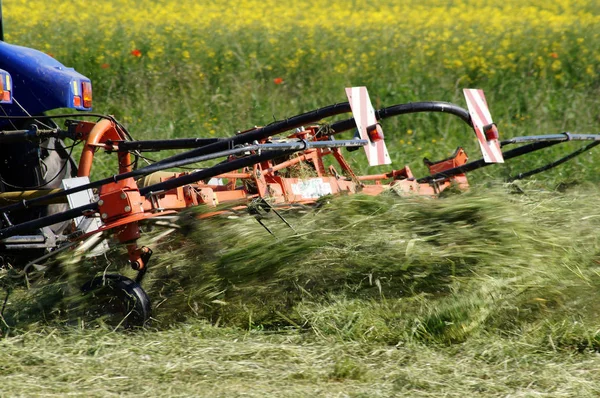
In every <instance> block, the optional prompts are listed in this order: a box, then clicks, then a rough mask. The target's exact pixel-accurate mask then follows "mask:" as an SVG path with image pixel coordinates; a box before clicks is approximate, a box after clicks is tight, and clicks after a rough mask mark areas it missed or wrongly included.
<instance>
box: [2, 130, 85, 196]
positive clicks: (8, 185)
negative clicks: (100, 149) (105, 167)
mask: <svg viewBox="0 0 600 398" xmlns="http://www.w3.org/2000/svg"><path fill="white" fill-rule="evenodd" d="M81 143H82V141H75V142H74V143H73V144H72V145H71V146H70V147H69V154H68V158H67V159H65V162H64V163H63V165H62V166H61V168H60V170H58V172H57V173H56V175H55V176H54V177H52V178H51V179H50V180H48V181H46V182H45V183H43V184H40V185H35V186H31V187H24V186H19V185H13V184H11V183H9V182H6V181H5V180H4V178H2V176H0V182H2V184H4V185H6V186H7V187H10V188H14V189H19V190H22V191H27V190H32V189H40V188H43V187H45V186H47V185H48V184H50V183H51V182H52V181H54V180H56V179H57V178H58V177H59V176H60V175H61V174H62V172H63V171H65V169H66V168H67V164H69V158H70V157H71V155H72V154H73V149H74V148H75V147H76V146H77V145H79V144H81ZM52 150H54V151H56V150H57V149H52ZM46 171H47V170H46Z"/></svg>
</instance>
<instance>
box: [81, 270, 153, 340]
mask: <svg viewBox="0 0 600 398" xmlns="http://www.w3.org/2000/svg"><path fill="white" fill-rule="evenodd" d="M81 290H82V292H83V294H84V296H85V299H86V300H85V302H84V305H85V306H86V308H85V309H84V311H85V318H87V319H89V321H92V322H97V323H99V324H104V325H107V326H110V327H112V328H124V329H133V328H140V327H144V326H147V325H148V322H149V320H150V317H151V314H152V311H151V309H152V307H151V305H150V298H149V297H148V294H147V293H146V292H145V291H144V289H142V287H141V286H140V284H139V283H137V282H135V281H133V280H132V279H129V278H127V277H126V276H123V275H118V274H107V275H99V276H97V277H95V278H94V279H92V280H90V281H89V282H87V283H86V284H85V285H83V287H82V288H81Z"/></svg>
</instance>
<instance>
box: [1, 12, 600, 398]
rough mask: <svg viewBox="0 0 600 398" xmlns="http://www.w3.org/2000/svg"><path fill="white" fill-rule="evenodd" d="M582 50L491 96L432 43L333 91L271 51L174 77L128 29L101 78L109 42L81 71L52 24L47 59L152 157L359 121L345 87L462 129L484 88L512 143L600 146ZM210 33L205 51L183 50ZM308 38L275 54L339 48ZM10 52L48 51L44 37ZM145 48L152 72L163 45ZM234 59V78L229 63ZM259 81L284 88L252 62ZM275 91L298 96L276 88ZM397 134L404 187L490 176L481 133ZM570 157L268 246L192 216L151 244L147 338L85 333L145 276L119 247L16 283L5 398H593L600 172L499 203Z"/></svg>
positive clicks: (107, 166) (243, 52)
mask: <svg viewBox="0 0 600 398" xmlns="http://www.w3.org/2000/svg"><path fill="white" fill-rule="evenodd" d="M592 11H593V10H592ZM588 29H591V30H590V31H581V32H579V31H566V32H564V34H562V33H561V34H558V33H556V32H553V31H550V30H549V31H548V32H547V33H548V35H549V37H544V38H543V40H544V42H545V43H546V44H545V45H548V43H552V42H560V43H561V45H562V48H563V49H564V52H561V55H560V56H561V58H560V59H561V61H562V65H563V68H564V73H565V75H564V78H563V79H562V80H560V79H556V78H555V76H554V75H552V74H551V73H550V70H551V69H550V67H549V66H546V67H544V68H541V69H540V68H537V67H534V66H532V64H531V62H528V61H527V59H526V57H525V56H523V57H522V58H520V59H519V60H517V61H515V70H514V71H512V72H511V71H510V70H509V69H505V70H503V71H502V73H498V74H495V75H485V74H482V73H480V71H478V69H477V68H476V67H475V66H473V65H465V67H464V68H463V69H461V70H455V69H448V68H445V67H444V66H443V65H444V64H443V61H444V60H445V58H446V57H447V55H446V54H445V53H444V51H442V47H439V48H436V49H435V53H434V55H433V56H431V57H430V58H427V57H426V56H425V55H424V54H423V53H422V52H421V50H420V47H419V43H420V41H419V40H420V38H421V37H422V36H420V35H421V34H423V35H424V34H425V33H428V32H425V31H424V30H418V29H417V30H415V31H414V32H401V33H402V34H400V33H398V32H395V31H393V29H391V28H390V29H389V30H385V29H384V33H386V34H387V35H389V39H390V43H391V42H394V43H396V44H397V46H395V47H393V48H392V47H391V46H390V48H387V47H386V50H383V49H381V48H379V47H378V46H379V44H378V43H379V42H377V41H374V40H364V41H361V42H357V43H354V44H355V45H356V47H354V48H353V51H355V52H356V53H365V54H366V53H369V52H370V51H374V50H377V62H372V63H371V64H372V66H373V68H375V70H373V69H369V70H367V69H361V68H358V67H355V68H349V69H348V70H347V71H346V72H345V73H336V72H334V71H333V70H332V67H331V66H332V65H333V64H334V62H336V61H337V59H336V57H337V56H336V55H335V54H333V53H332V54H333V55H329V56H327V57H325V58H324V59H321V58H318V57H310V56H305V57H302V59H300V61H302V62H301V64H302V65H303V68H299V69H294V70H293V71H292V72H290V73H285V72H286V69H285V64H286V62H287V61H289V60H291V59H296V58H294V57H295V55H294V54H293V53H292V52H290V51H291V49H290V48H283V49H281V48H279V50H278V51H280V52H275V48H274V47H272V46H269V45H267V44H266V43H268V38H267V37H265V36H264V35H265V33H264V32H255V31H247V32H240V31H225V32H221V33H220V34H219V35H216V36H215V37H214V40H213V41H212V42H211V43H209V44H210V45H211V48H212V49H213V50H214V51H215V55H214V56H213V57H208V56H204V54H196V55H195V57H196V58H195V59H192V61H190V62H182V60H181V59H180V58H179V55H178V54H179V52H178V51H176V50H178V48H179V47H178V46H179V44H181V43H179V42H178V41H176V40H172V41H168V40H167V47H166V50H167V51H166V52H165V54H166V55H165V56H164V57H162V58H160V59H158V60H155V61H152V62H150V60H149V59H148V58H145V57H141V58H140V59H138V58H132V57H131V56H129V51H130V50H131V49H130V48H129V47H128V45H129V41H130V40H131V39H132V38H131V37H129V36H127V32H126V30H124V29H123V27H119V26H118V24H116V27H115V30H117V31H119V32H120V34H119V35H116V36H115V37H116V39H115V42H114V46H115V48H117V49H120V51H121V52H122V58H121V59H111V60H110V62H111V66H110V68H106V69H103V68H101V67H100V61H98V60H97V59H96V58H94V57H90V56H89V55H86V54H96V53H100V52H101V49H100V46H99V44H98V43H101V42H102V38H101V37H100V36H99V35H100V33H98V32H92V33H85V34H84V35H83V39H85V40H84V42H85V43H86V51H87V53H86V52H83V51H82V52H81V53H80V52H78V51H77V49H78V47H77V43H78V41H77V40H81V37H82V36H81V35H76V34H66V33H68V32H72V31H73V30H77V27H70V26H63V25H60V24H59V23H58V22H57V23H56V24H55V26H54V27H53V29H49V30H48V36H47V37H44V38H43V39H44V40H45V39H46V38H49V39H48V40H50V41H51V44H52V46H53V47H51V48H52V49H53V51H54V49H57V50H58V49H61V48H62V49H63V50H58V54H59V55H60V60H61V61H62V62H63V63H65V64H66V65H69V66H74V67H75V68H76V69H77V70H78V71H80V72H82V73H84V74H86V75H88V76H90V77H91V78H92V79H93V81H94V90H95V91H94V95H95V99H94V100H95V108H96V111H98V112H103V113H111V114H115V115H116V116H117V118H119V119H121V120H123V121H124V122H125V124H126V125H127V126H128V128H129V129H130V130H131V133H132V134H133V136H134V137H136V138H138V139H149V138H175V137H204V136H212V135H216V136H230V135H231V134H232V133H233V132H235V131H237V130H244V129H246V128H250V127H252V126H254V125H265V124H268V123H270V122H271V121H273V120H274V119H284V118H286V117H290V116H293V115H296V114H299V113H302V112H306V111H309V110H312V109H314V108H317V107H321V106H326V105H329V104H332V103H336V102H344V101H345V100H346V99H345V96H344V91H343V88H344V87H345V86H350V85H366V86H367V87H368V88H369V92H370V94H371V98H372V100H373V102H374V104H375V106H376V107H378V108H380V107H384V106H390V105H394V104H397V103H405V102H409V101H421V100H441V101H450V102H454V103H457V104H459V105H461V106H463V107H464V106H465V104H464V100H463V98H462V94H461V88H462V87H463V86H466V85H468V86H470V87H481V88H483V89H485V91H486V96H487V99H488V103H489V104H490V108H491V110H492V114H493V115H494V118H495V121H496V122H497V123H498V126H499V128H500V131H501V134H502V137H503V138H508V137H513V136H521V135H529V134H552V133H559V132H561V131H565V130H568V131H571V132H576V133H598V125H599V122H600V119H599V118H598V109H600V99H599V96H598V90H599V87H600V82H599V81H598V77H597V76H596V77H590V76H588V75H586V74H585V69H584V68H583V67H582V65H583V63H582V62H583V60H582V58H580V57H579V54H581V53H582V51H581V50H582V49H588V50H589V51H590V52H591V53H592V54H594V53H595V52H596V53H597V51H598V50H597V46H598V44H597V42H590V41H588V42H586V43H584V44H582V45H580V43H579V42H578V40H577V39H578V37H580V36H586V35H592V34H594V31H593V30H592V28H590V27H589V26H588ZM121 30H123V31H121ZM32 32H33V31H32ZM79 33H80V32H78V34H79ZM187 33H188V32H186V34H187ZM212 33H213V32H212V31H210V30H208V31H203V30H199V31H190V32H189V34H190V35H191V36H190V40H192V39H193V38H194V37H196V38H199V37H211V36H209V35H212ZM350 33H352V32H349V34H348V37H350V36H351V35H350ZM517 33H518V32H517ZM517 33H514V34H515V35H517ZM521 33H522V32H521ZM534 33H535V32H534ZM537 33H539V32H537ZM537 33H536V34H537ZM302 34H304V33H303V31H292V30H289V31H283V33H281V36H280V37H278V40H279V41H280V42H283V43H285V42H292V41H293V40H295V41H294V43H296V45H297V46H301V43H302V40H304V39H305V40H307V41H309V39H310V40H312V41H310V43H313V44H314V43H315V42H316V43H318V44H317V47H315V50H316V52H317V53H318V54H329V53H327V51H328V47H329V46H331V47H332V48H334V47H335V48H342V47H343V46H344V45H346V44H345V43H344V42H336V40H341V39H339V37H340V36H339V35H332V34H331V32H329V33H328V31H327V30H326V29H323V30H322V31H319V30H317V31H316V33H315V32H312V33H311V34H313V35H314V34H316V35H317V36H316V37H317V39H318V40H316V41H315V40H313V39H314V37H313V36H311V37H308V33H307V37H304V36H302ZM522 34H523V36H522V37H523V38H525V39H526V38H527V35H526V34H525V33H522ZM194 35H195V36H194ZM319 35H320V36H319ZM295 36H299V37H295ZM67 38H72V40H73V42H70V41H69V40H71V39H69V40H67ZM17 39H18V40H17V41H19V43H20V44H25V45H33V46H35V45H36V44H38V41H39V40H41V39H36V36H35V35H34V34H33V33H31V36H27V35H24V36H22V37H18V38H17ZM525 39H523V40H521V41H519V40H517V41H516V42H518V45H519V47H518V48H515V49H514V51H515V52H517V53H518V54H529V53H534V54H535V56H538V55H539V56H547V54H546V52H547V50H546V49H543V48H542V46H541V44H539V43H538V41H537V39H535V37H534V38H533V39H532V38H530V39H528V40H525ZM534 39H535V40H534ZM490 40H491V39H490ZM137 43H138V44H137V46H138V47H139V48H140V49H141V50H142V52H143V53H144V54H146V53H147V51H148V50H150V49H151V48H152V46H153V44H154V43H153V42H152V40H151V39H150V38H144V37H142V38H138V42H137ZM298 43H300V44H298ZM40 44H41V43H40ZM488 44H491V43H488ZM441 45H443V43H441V44H440V46H441ZM319 46H320V47H319ZM230 47H234V48H236V49H237V51H238V54H237V55H238V57H237V58H236V59H235V61H231V62H225V60H226V59H227V56H226V53H227V51H228V50H229V49H230ZM169 50H172V51H169ZM306 50H310V49H309V48H306ZM251 53H256V58H252V59H254V61H252V59H251V58H250V57H249V54H251ZM448 56H449V55H448ZM588 58H589V59H593V58H591V56H590V57H588ZM265 59H268V60H269V62H271V63H272V65H271V67H272V68H273V69H272V72H267V70H266V69H265V68H264V67H265V65H264V64H261V63H260V62H259V61H257V60H265ZM412 59H417V60H419V62H425V63H426V64H427V67H428V68H427V69H424V68H423V64H422V63H417V64H416V66H415V65H413V64H411V62H410V61H411V60H412ZM253 62H254V63H253ZM586 62H587V61H586ZM590 62H591V61H590ZM594 62H595V63H594V65H597V61H594ZM536 68H537V69H536ZM201 73H202V76H203V77H202V78H200V74H201ZM280 75H281V76H283V77H284V78H285V83H284V84H281V85H275V84H273V82H272V78H273V76H280ZM383 127H384V130H385V132H386V139H387V142H388V148H389V149H390V153H391V155H392V158H393V160H394V167H395V168H401V167H402V166H403V165H404V164H405V163H407V164H409V165H410V166H411V168H412V170H413V171H414V172H415V174H416V175H417V176H422V175H424V174H425V173H426V171H425V168H424V166H422V165H420V159H421V158H422V157H428V158H431V159H441V158H444V157H446V156H448V154H450V153H451V152H452V151H453V150H454V148H455V147H456V146H458V145H464V146H465V147H466V149H467V151H468V152H469V153H470V155H471V158H472V159H475V158H478V157H479V153H478V152H479V151H478V148H477V147H476V143H475V140H474V138H473V134H472V131H470V130H469V128H468V127H467V126H466V125H464V124H463V123H462V122H460V121H459V120H457V119H455V118H452V117H451V116H447V115H423V114H418V115H410V116H402V117H398V118H394V119H393V120H386V121H385V122H384V123H383ZM409 130H410V131H411V134H408V131H409ZM401 140H403V141H404V143H401ZM433 140H435V141H436V142H433ZM408 141H410V142H411V143H410V144H408ZM575 148H577V144H566V145H561V146H558V147H553V148H552V149H548V150H546V151H544V152H543V153H540V154H535V155H532V156H527V157H523V158H519V159H517V160H514V161H511V162H509V163H507V164H506V165H494V166H491V167H487V168H485V169H482V170H480V171H477V172H474V173H471V174H470V175H469V178H470V181H471V182H472V183H473V188H472V189H471V190H470V191H469V192H466V193H461V194H448V195H444V196H443V197H442V198H440V199H431V198H412V197H410V198H400V197H397V196H395V195H393V194H392V193H390V194H385V195H382V196H380V197H377V198H371V197H365V196H360V195H358V196H352V197H342V198H336V199H329V198H327V200H325V201H324V203H323V206H322V207H319V208H318V209H315V210H311V211H308V212H306V211H304V212H299V211H290V212H284V213H283V215H284V217H285V218H286V219H287V220H288V221H289V222H290V224H291V225H292V226H293V228H294V230H292V229H290V228H288V227H287V226H285V225H284V224H283V223H282V222H281V221H279V220H278V218H277V217H274V216H273V215H271V217H269V218H266V219H265V220H264V222H265V223H266V224H267V225H268V226H269V228H271V229H272V230H273V231H274V232H275V236H271V235H269V234H268V233H267V232H266V231H265V230H264V229H263V228H262V227H261V226H260V225H259V224H258V223H257V222H256V220H254V219H253V218H252V217H251V216H248V215H240V216H238V218H235V219H231V218H227V217H222V218H212V219H208V220H202V221H199V220H197V219H195V217H194V216H195V212H194V211H190V212H187V213H185V214H184V215H183V216H182V219H181V220H180V226H181V227H180V228H179V229H178V230H177V231H176V232H174V233H173V234H171V235H169V236H168V237H165V238H163V239H161V240H160V241H158V242H157V241H154V240H153V237H155V236H156V234H157V233H158V232H160V231H157V230H152V231H151V230H149V229H150V228H148V229H147V230H145V233H144V238H143V240H142V243H144V242H146V244H149V245H151V246H152V247H153V249H154V250H155V254H154V256H153V258H152V261H151V265H150V271H149V273H148V275H147V277H146V279H145V280H144V287H145V289H146V290H147V291H148V293H149V295H150V297H151V299H152V302H153V304H154V319H153V322H152V325H151V326H150V327H149V328H147V329H146V330H141V331H132V332H120V331H117V332H115V331H113V330H112V329H110V328H108V327H106V326H103V325H98V324H97V323H94V322H93V320H89V319H85V318H84V308H83V305H84V303H82V302H81V297H80V295H79V287H80V286H81V285H82V284H83V283H84V281H85V280H86V279H88V278H89V277H90V276H91V275H93V274H94V273H96V272H102V271H104V270H106V271H109V272H123V273H125V274H127V275H129V276H133V275H134V273H133V272H132V271H131V270H129V269H127V267H126V266H125V263H124V258H125V257H124V251H123V249H122V248H120V247H118V246H115V248H114V249H113V250H112V251H111V252H110V253H109V254H108V255H107V258H104V257H100V258H95V259H81V258H72V257H68V256H67V257H62V258H60V259H59V261H58V262H57V263H56V264H54V265H53V267H51V268H50V270H48V271H47V272H45V273H36V274H34V275H32V276H31V277H30V280H29V281H28V282H29V283H28V284H26V283H24V282H23V281H22V280H20V279H19V280H15V279H12V278H11V273H12V271H11V270H2V274H1V275H0V276H1V278H0V281H1V282H2V283H3V285H4V286H10V287H11V288H12V291H11V294H10V296H9V299H8V303H7V306H6V309H5V311H4V319H3V321H4V323H3V327H2V332H3V339H1V340H0V345H1V348H0V375H1V376H2V382H1V383H0V395H1V396H27V397H29V396H65V395H74V396H206V397H219V396H223V397H224V396H227V397H229V396H331V397H334V396H336V397H337V396H344V397H346V396H348V397H356V398H358V397H391V396H424V397H425V396H431V397H438V396H463V397H464V396H468V397H471V396H482V397H488V396H517V397H520V396H523V397H525V396H547V397H560V396H565V397H572V396H582V397H583V396H597V395H598V394H599V393H600V379H599V376H598V368H599V367H600V362H599V359H598V351H599V349H600V332H599V331H600V304H598V302H599V300H598V288H599V287H600V256H599V254H600V241H599V239H598V235H597V231H598V228H599V227H600V225H599V223H600V217H599V216H598V210H599V207H598V195H599V194H600V189H599V188H598V187H597V186H596V184H597V183H598V181H599V178H598V175H599V174H598V166H597V164H596V163H597V156H598V154H597V152H595V151H591V152H590V153H586V154H583V155H582V156H580V157H578V158H577V159H575V160H574V161H572V162H570V163H568V164H566V165H563V166H561V167H559V168H557V169H554V170H552V171H549V172H547V173H544V174H542V175H539V176H537V177H536V179H533V180H531V181H527V182H518V183H517V184H513V185H505V184H504V183H503V180H504V179H505V178H507V177H509V176H511V175H514V174H515V173H518V172H521V171H524V170H527V169H529V168H532V167H537V166H539V165H541V164H544V163H546V162H548V161H549V160H551V159H555V158H558V157H560V156H564V155H565V154H566V153H567V152H568V151H569V150H572V149H575ZM152 155H154V154H152ZM107 157H108V155H99V156H98V160H99V162H97V163H95V164H94V176H96V177H100V176H105V175H106V174H109V173H110V174H113V173H114V163H111V162H109V161H107V160H105V159H106V158H107ZM156 157H158V155H157V156H156ZM363 158H364V156H363V155H362V154H361V153H360V152H354V155H353V156H352V160H351V162H352V164H353V165H355V166H356V167H357V168H358V169H360V170H361V171H366V170H367V169H366V166H365V162H364V159H363ZM381 170H384V168H381ZM385 170H387V168H386V169H385ZM377 171H379V169H374V170H369V172H377ZM198 211H201V210H198ZM107 260H108V261H107Z"/></svg>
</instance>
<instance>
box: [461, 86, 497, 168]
mask: <svg viewBox="0 0 600 398" xmlns="http://www.w3.org/2000/svg"><path fill="white" fill-rule="evenodd" d="M463 93H464V94H465V99H466V100H467V106H468V108H469V114H470V115H471V121H472V122H473V129H474V130H475V135H476V136H477V141H479V147H480V148H481V153H482V154H483V159H484V160H485V162H486V163H504V157H503V156H502V150H500V142H499V141H498V134H497V130H496V126H495V125H493V123H494V122H493V121H492V115H491V114H490V110H489V109H488V105H487V101H486V100H485V95H484V94H483V90H479V89H473V88H465V89H464V90H463ZM486 129H487V130H490V129H491V130H493V132H492V133H491V134H489V135H488V134H487V132H486ZM494 132H495V134H494Z"/></svg>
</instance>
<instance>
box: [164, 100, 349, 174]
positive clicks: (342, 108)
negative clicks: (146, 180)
mask: <svg viewBox="0 0 600 398" xmlns="http://www.w3.org/2000/svg"><path fill="white" fill-rule="evenodd" d="M350 111H351V109H350V104H349V103H348V102H345V103H342V104H335V105H330V106H326V107H324V108H319V109H317V110H314V111H311V112H307V113H303V114H301V115H297V116H293V117H291V118H289V119H285V120H280V121H277V122H273V123H271V124H269V125H267V126H264V127H259V128H257V129H255V130H251V131H248V132H245V133H241V134H238V135H236V136H234V137H231V138H227V139H224V140H222V141H219V142H215V143H214V144H210V145H206V146H203V147H200V148H196V149H192V150H191V151H187V152H183V153H180V154H177V155H173V156H171V157H168V158H165V159H163V160H160V161H158V162H156V163H155V164H162V163H168V162H172V161H174V160H179V159H184V158H186V157H190V156H198V155H204V154H207V153H210V152H217V151H222V150H225V149H229V148H231V147H233V146H235V145H239V144H245V143H249V142H254V141H260V140H263V139H266V138H268V137H270V136H272V135H275V134H280V133H282V132H284V131H287V130H290V129H293V128H297V127H301V126H304V125H305V124H307V123H314V122H316V121H319V120H321V119H323V118H326V117H331V116H335V115H339V114H341V113H347V112H350Z"/></svg>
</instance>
